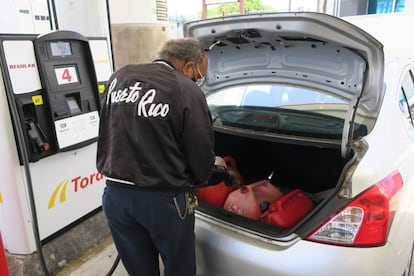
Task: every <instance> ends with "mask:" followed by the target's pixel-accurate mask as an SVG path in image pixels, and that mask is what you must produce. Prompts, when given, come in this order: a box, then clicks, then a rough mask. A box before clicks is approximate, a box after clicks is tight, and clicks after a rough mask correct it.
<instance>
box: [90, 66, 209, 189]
mask: <svg viewBox="0 0 414 276" xmlns="http://www.w3.org/2000/svg"><path fill="white" fill-rule="evenodd" d="M214 157H215V154H214V135H213V129H212V123H211V116H210V113H209V111H208V107H207V103H206V99H205V96H204V94H203V92H202V91H201V89H200V88H199V87H198V86H197V85H196V84H195V83H194V82H193V81H191V80H190V79H188V78H186V77H185V76H184V75H183V74H181V73H180V72H178V71H176V70H174V69H173V68H172V67H171V66H169V65H168V64H167V63H164V62H154V63H150V64H138V65H126V66H124V67H122V68H120V69H119V70H118V71H116V72H115V73H114V74H113V75H112V76H111V77H110V79H109V81H108V85H107V86H106V88H105V91H104V94H103V95H102V98H101V112H100V127H99V137H98V152H97V169H98V171H99V172H100V173H101V174H103V175H105V176H107V178H108V179H109V180H114V181H115V182H121V183H124V184H126V185H133V186H135V187H137V188H145V189H156V190H167V191H174V190H188V189H190V188H191V187H192V186H194V185H203V184H204V183H205V181H206V180H207V179H208V177H209V174H210V172H211V169H212V166H213V163H214Z"/></svg>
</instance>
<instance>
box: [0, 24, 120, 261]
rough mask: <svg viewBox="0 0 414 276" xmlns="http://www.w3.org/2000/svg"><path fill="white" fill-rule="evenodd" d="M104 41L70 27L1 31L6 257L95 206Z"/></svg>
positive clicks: (0, 205)
mask: <svg viewBox="0 0 414 276" xmlns="http://www.w3.org/2000/svg"><path fill="white" fill-rule="evenodd" d="M107 45H108V44H107V41H106V38H93V39H88V38H86V37H84V36H83V35H81V34H79V33H77V32H72V31H55V32H50V33H47V34H43V35H39V36H35V35H0V60H1V67H0V69H1V73H2V74H1V78H0V110H1V111H0V123H1V124H2V128H3V130H2V132H1V133H0V143H1V144H2V145H4V148H3V150H2V154H1V156H0V165H1V166H0V170H1V175H2V181H0V229H1V233H2V236H3V241H4V247H5V249H6V250H7V251H8V252H10V253H12V254H31V253H33V252H34V251H36V249H38V247H39V245H40V243H41V242H43V241H45V240H46V239H47V238H49V237H51V236H52V235H56V233H59V232H61V231H63V230H64V229H66V228H67V227H70V225H73V224H74V223H75V222H76V221H78V220H80V219H82V218H83V217H84V216H85V215H87V214H88V213H90V212H92V211H94V210H96V209H97V208H99V207H100V206H101V195H102V191H103V188H104V180H103V176H102V175H100V174H99V173H98V172H97V171H96V168H95V158H96V140H97V135H98V126H99V102H100V100H99V97H100V96H99V91H100V90H103V88H102V86H103V85H104V83H105V81H106V80H107V79H108V78H109V75H110V73H111V71H112V69H111V68H112V66H111V59H110V55H109V48H108V47H107ZM94 52H95V53H94ZM97 59H99V62H97ZM100 87H101V88H100ZM33 212H35V214H34V215H33ZM33 225H35V226H33ZM36 228H38V229H36ZM34 232H38V233H34ZM36 236H37V237H38V241H37V240H36Z"/></svg>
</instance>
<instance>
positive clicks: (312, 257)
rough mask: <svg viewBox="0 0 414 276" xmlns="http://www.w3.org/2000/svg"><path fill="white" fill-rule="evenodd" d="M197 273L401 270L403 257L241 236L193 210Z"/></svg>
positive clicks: (247, 275)
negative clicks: (194, 213) (195, 213)
mask: <svg viewBox="0 0 414 276" xmlns="http://www.w3.org/2000/svg"><path fill="white" fill-rule="evenodd" d="M195 231H196V240H197V243H196V254H197V275H198V276H211V275H215V276H231V275H238V276H252V275H253V276H262V275H263V276H270V275H272V276H274V275H292V276H293V275H294V276H300V275H306V276H312V275H315V276H325V275H326V276H331V275H336V276H340V275H344V276H345V275H347V276H348V275H376V276H381V275H384V276H390V275H402V274H403V271H404V269H405V265H406V261H408V260H398V256H397V254H396V253H395V252H394V250H393V248H392V247H391V246H390V245H389V244H387V245H385V246H382V247H371V248H352V247H341V246H332V245H325V244H320V243H315V242H309V241H305V240H301V239H299V238H296V239H295V240H294V241H290V242H284V243H283V242H275V243H272V242H271V241H268V242H266V241H264V240H263V239H261V240H260V239H256V238H255V237H253V236H246V235H243V234H240V233H237V232H236V231H233V230H231V229H227V228H226V227H225V226H224V225H221V224H220V223H217V222H212V221H211V220H210V219H209V218H205V217H204V216H200V215H197V218H196V227H195Z"/></svg>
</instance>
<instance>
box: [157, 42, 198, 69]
mask: <svg viewBox="0 0 414 276" xmlns="http://www.w3.org/2000/svg"><path fill="white" fill-rule="evenodd" d="M204 56H205V52H204V47H203V45H202V44H201V42H200V41H198V40H196V39H193V38H177V39H171V40H169V41H167V42H166V43H165V44H164V46H163V47H162V49H161V51H160V53H159V58H160V59H162V60H165V61H171V60H172V59H179V60H183V61H184V62H188V61H194V62H196V63H197V64H202V63H203V58H204Z"/></svg>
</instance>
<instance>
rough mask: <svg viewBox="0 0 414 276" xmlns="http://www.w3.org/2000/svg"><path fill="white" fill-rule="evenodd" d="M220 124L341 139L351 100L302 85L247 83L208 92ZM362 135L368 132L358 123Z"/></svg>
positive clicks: (214, 113)
mask: <svg viewBox="0 0 414 276" xmlns="http://www.w3.org/2000/svg"><path fill="white" fill-rule="evenodd" d="M207 103H208V105H209V108H210V110H211V114H212V117H213V121H214V123H215V125H216V126H229V127H235V128H239V129H240V128H241V129H246V130H255V131H262V132H267V133H279V134H288V135H296V136H304V137H315V138H327V139H341V137H342V131H343V126H344V121H345V118H346V116H347V111H348V103H347V102H345V101H344V100H343V99H341V98H339V97H335V96H333V95H329V94H326V93H323V92H321V91H315V90H310V89H306V88H302V87H293V86H283V85H253V84H249V85H243V86H237V87H231V88H226V89H222V90H220V91H215V92H214V93H210V94H208V95H207ZM356 131H357V134H358V132H360V133H359V134H358V135H359V136H361V135H365V134H366V127H365V126H364V125H360V124H356Z"/></svg>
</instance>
